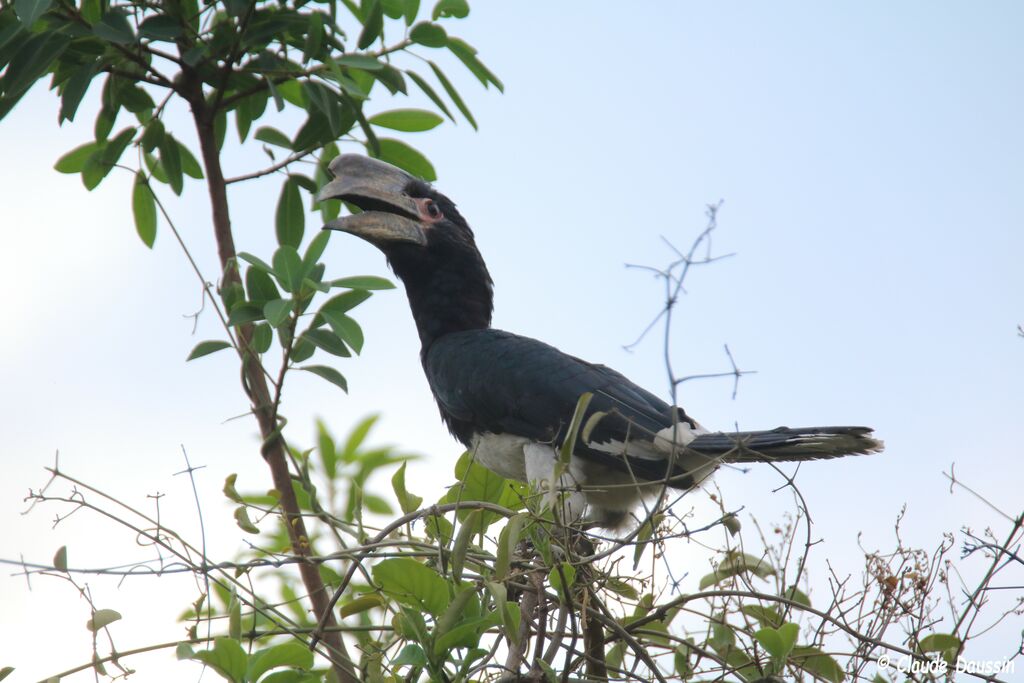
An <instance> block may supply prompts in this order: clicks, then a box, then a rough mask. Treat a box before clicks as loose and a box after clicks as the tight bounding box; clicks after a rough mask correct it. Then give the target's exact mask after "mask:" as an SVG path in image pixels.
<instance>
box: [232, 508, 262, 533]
mask: <svg viewBox="0 0 1024 683" xmlns="http://www.w3.org/2000/svg"><path fill="white" fill-rule="evenodd" d="M235 524H237V525H238V528H239V529H241V530H242V531H244V532H246V533H249V534H258V533H259V532H260V529H259V527H258V526H256V525H255V524H253V523H252V520H250V519H249V511H248V510H246V508H245V507H244V506H243V507H237V508H235Z"/></svg>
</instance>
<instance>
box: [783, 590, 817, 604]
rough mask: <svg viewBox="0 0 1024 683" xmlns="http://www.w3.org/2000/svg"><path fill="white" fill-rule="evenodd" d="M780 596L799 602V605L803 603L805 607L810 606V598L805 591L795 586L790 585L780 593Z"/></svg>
mask: <svg viewBox="0 0 1024 683" xmlns="http://www.w3.org/2000/svg"><path fill="white" fill-rule="evenodd" d="M782 597H784V598H787V599H789V600H792V601H793V602H796V603H799V604H801V605H805V606H807V607H810V606H811V599H810V598H809V597H807V594H806V593H804V592H803V591H802V590H800V589H799V588H797V587H796V586H790V587H789V589H787V590H786V592H785V593H783V594H782Z"/></svg>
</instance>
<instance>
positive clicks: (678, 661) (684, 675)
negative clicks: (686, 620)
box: [674, 643, 693, 681]
mask: <svg viewBox="0 0 1024 683" xmlns="http://www.w3.org/2000/svg"><path fill="white" fill-rule="evenodd" d="M692 651H693V648H692V647H691V645H690V644H683V643H681V644H679V645H678V646H676V650H675V654H674V660H675V667H676V673H677V674H679V678H680V679H681V680H684V681H685V680H689V679H690V678H691V677H692V676H693V667H692V666H691V665H690V654H691V652H692Z"/></svg>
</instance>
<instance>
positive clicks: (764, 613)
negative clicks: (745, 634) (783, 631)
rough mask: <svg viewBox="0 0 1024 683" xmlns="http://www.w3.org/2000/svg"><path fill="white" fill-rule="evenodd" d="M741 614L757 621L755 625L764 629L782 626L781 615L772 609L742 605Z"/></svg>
mask: <svg viewBox="0 0 1024 683" xmlns="http://www.w3.org/2000/svg"><path fill="white" fill-rule="evenodd" d="M742 612H743V613H744V614H746V615H747V616H748V617H752V618H754V619H756V620H757V623H758V624H760V625H761V626H763V627H765V628H778V627H779V626H781V625H782V623H783V622H782V615H781V614H779V611H778V610H777V609H775V608H774V607H762V606H761V605H744V606H743V609H742Z"/></svg>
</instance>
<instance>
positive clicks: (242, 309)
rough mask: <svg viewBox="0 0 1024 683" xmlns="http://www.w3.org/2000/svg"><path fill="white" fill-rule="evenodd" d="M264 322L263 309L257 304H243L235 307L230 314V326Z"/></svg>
mask: <svg viewBox="0 0 1024 683" xmlns="http://www.w3.org/2000/svg"><path fill="white" fill-rule="evenodd" d="M257 320H263V307H262V306H256V305H255V304H250V303H242V304H238V305H236V306H234V307H233V308H232V309H231V312H230V313H229V314H228V324H229V325H244V324H246V323H251V322H256V321H257Z"/></svg>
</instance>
